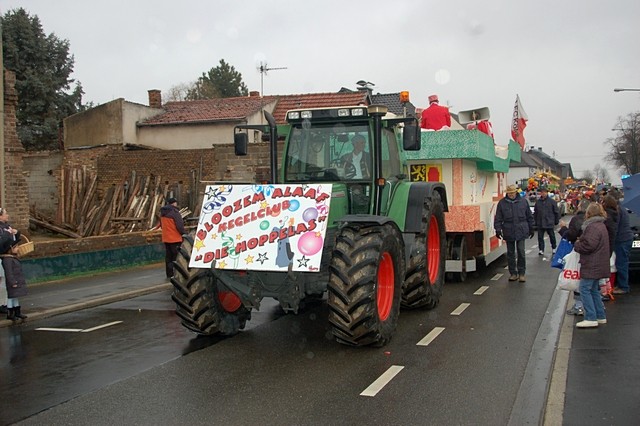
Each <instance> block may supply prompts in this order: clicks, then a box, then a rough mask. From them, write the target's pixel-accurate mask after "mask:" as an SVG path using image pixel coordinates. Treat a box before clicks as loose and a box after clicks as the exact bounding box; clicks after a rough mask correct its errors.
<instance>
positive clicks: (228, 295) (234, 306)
mask: <svg viewBox="0 0 640 426" xmlns="http://www.w3.org/2000/svg"><path fill="white" fill-rule="evenodd" d="M218 300H219V301H220V305H222V309H224V310H225V311H227V312H235V311H237V310H238V309H240V306H242V301H241V300H240V298H239V297H238V296H236V294H235V293H233V292H231V291H221V292H219V293H218Z"/></svg>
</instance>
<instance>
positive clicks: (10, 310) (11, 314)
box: [7, 308, 16, 322]
mask: <svg viewBox="0 0 640 426" xmlns="http://www.w3.org/2000/svg"><path fill="white" fill-rule="evenodd" d="M7 319H8V320H11V321H14V322H15V320H16V313H15V308H7Z"/></svg>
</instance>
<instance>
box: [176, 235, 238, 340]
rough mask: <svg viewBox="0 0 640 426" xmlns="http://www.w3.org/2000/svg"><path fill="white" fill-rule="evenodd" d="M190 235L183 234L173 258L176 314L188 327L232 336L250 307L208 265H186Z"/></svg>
mask: <svg viewBox="0 0 640 426" xmlns="http://www.w3.org/2000/svg"><path fill="white" fill-rule="evenodd" d="M192 249H193V236H191V235H189V236H186V237H185V238H184V240H183V242H182V246H180V250H179V251H178V257H177V259H176V261H175V262H174V268H173V270H174V275H173V278H171V283H172V284H173V294H172V296H171V299H173V301H174V302H175V303H176V314H177V315H178V316H179V317H180V319H181V320H182V325H183V326H185V327H186V328H188V329H189V330H191V331H193V332H195V333H198V334H202V335H206V336H211V335H215V334H221V335H223V336H231V335H234V334H236V333H238V331H239V330H241V329H243V328H244V326H245V324H246V322H247V321H248V320H249V319H251V311H250V310H248V309H247V308H245V307H244V306H243V305H242V302H241V301H240V299H239V298H238V296H236V295H235V294H234V293H232V292H230V291H223V289H221V288H219V285H218V281H217V280H216V279H215V277H214V276H213V273H212V272H211V271H210V270H207V269H199V268H189V260H190V259H191V251H192Z"/></svg>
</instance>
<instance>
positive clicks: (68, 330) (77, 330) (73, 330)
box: [36, 321, 122, 333]
mask: <svg viewBox="0 0 640 426" xmlns="http://www.w3.org/2000/svg"><path fill="white" fill-rule="evenodd" d="M121 322H122V321H114V322H110V323H107V324H102V325H98V326H96V327H92V328H85V329H82V328H52V327H40V328H36V331H60V332H63V333H91V332H92V331H96V330H100V329H101V328H105V327H111V326H112V325H116V324H120V323H121Z"/></svg>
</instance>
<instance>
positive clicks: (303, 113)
mask: <svg viewBox="0 0 640 426" xmlns="http://www.w3.org/2000/svg"><path fill="white" fill-rule="evenodd" d="M300 117H302V118H311V111H301V112H300Z"/></svg>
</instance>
